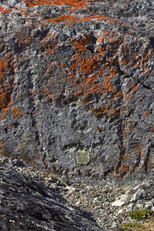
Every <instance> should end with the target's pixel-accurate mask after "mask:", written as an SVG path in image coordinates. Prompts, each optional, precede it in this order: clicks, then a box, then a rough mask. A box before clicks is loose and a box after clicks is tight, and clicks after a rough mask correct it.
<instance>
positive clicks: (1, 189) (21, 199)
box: [0, 159, 104, 231]
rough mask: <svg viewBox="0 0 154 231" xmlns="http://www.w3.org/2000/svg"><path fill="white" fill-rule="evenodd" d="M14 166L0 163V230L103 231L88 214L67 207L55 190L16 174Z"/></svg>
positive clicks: (56, 189)
mask: <svg viewBox="0 0 154 231" xmlns="http://www.w3.org/2000/svg"><path fill="white" fill-rule="evenodd" d="M17 163H19V162H16V163H14V165H13V163H11V162H10V161H9V160H8V159H4V160H0V217H1V219H0V230H3V231H9V230H10V231H15V230H16V231H21V230H25V231H28V230H31V231H34V230H37V231H43V230H47V231H81V230H82V231H103V230H104V229H103V228H100V227H99V226H98V225H97V224H96V223H95V221H94V219H93V218H92V214H91V213H90V212H86V211H82V210H80V209H77V208H76V207H73V206H71V205H69V204H68V202H67V201H66V200H65V199H64V198H63V196H62V195H61V194H60V192H59V191H58V188H55V189H53V188H51V187H48V186H47V185H45V184H44V183H43V182H41V181H40V179H39V178H38V177H36V176H35V175H34V176H33V177H32V176H30V175H29V174H28V175H27V174H25V173H21V172H20V171H16V170H15V167H16V168H17ZM18 170H19V167H18ZM25 171H26V170H25Z"/></svg>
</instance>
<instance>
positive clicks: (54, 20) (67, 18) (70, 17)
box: [43, 15, 120, 23]
mask: <svg viewBox="0 0 154 231" xmlns="http://www.w3.org/2000/svg"><path fill="white" fill-rule="evenodd" d="M96 19H97V20H99V21H101V20H107V21H111V22H114V23H120V21H119V20H116V19H114V18H111V17H108V16H104V15H93V16H89V17H84V18H77V17H75V16H74V15H62V16H59V17H57V18H50V19H46V20H44V21H43V22H44V23H45V22H47V21H48V22H52V23H57V22H64V21H71V22H84V21H85V22H86V21H87V22H88V21H91V20H96Z"/></svg>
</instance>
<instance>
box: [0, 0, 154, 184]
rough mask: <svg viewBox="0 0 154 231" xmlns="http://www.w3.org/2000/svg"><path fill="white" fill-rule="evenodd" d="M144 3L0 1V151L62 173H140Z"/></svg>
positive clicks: (149, 19) (145, 139) (147, 164)
mask: <svg viewBox="0 0 154 231" xmlns="http://www.w3.org/2000/svg"><path fill="white" fill-rule="evenodd" d="M152 7H153V3H152V1H151V0H149V1H147V0H146V1H145V0H134V1H130V0H120V1H119V0H118V1H108V0H106V1H104V0H103V1H93V0H91V1H88V0H83V1H80V0H76V1H69V0H63V1H59V0H57V1H56V0H44V1H41V0H35V1H34V0H11V1H9V0H8V1H7V0H6V1H1V3H0V31H1V33H0V153H1V155H3V156H8V157H13V158H14V157H15V156H16V157H17V156H18V157H20V158H21V159H23V160H24V161H25V162H27V163H29V164H30V165H32V166H35V167H39V168H44V167H45V168H46V169H48V171H52V172H55V173H56V174H60V175H61V176H63V177H66V178H69V179H72V180H77V179H82V180H84V181H86V180H87V181H89V180H90V179H91V180H94V181H96V180H99V181H100V182H102V181H103V180H104V179H105V180H106V179H108V180H109V181H110V180H113V181H115V180H116V179H120V181H121V178H124V179H127V180H128V179H130V180H132V179H133V178H135V179H143V178H145V176H148V177H150V176H151V175H152V164H153V160H152V147H153V144H152V133H153V131H154V128H153V124H152V122H153V121H152V111H153V105H154V104H153V80H152V77H153V73H154V72H153V71H154V69H153V61H154V58H153V47H154V38H153V29H154V28H153V11H152Z"/></svg>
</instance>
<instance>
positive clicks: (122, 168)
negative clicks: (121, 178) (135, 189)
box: [118, 165, 129, 172]
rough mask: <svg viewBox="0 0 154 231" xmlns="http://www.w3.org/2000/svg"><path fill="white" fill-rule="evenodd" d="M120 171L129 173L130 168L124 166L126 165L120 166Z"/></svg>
mask: <svg viewBox="0 0 154 231" xmlns="http://www.w3.org/2000/svg"><path fill="white" fill-rule="evenodd" d="M118 171H124V172H128V171H129V168H128V167H126V166H124V165H120V167H119V168H118Z"/></svg>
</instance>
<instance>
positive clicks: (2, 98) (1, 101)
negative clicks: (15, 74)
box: [0, 53, 12, 117]
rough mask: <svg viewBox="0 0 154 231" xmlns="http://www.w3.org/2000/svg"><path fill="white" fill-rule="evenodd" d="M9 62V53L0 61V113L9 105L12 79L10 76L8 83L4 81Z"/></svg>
mask: <svg viewBox="0 0 154 231" xmlns="http://www.w3.org/2000/svg"><path fill="white" fill-rule="evenodd" d="M10 60H11V56H10V53H8V54H6V55H5V56H4V58H3V59H0V111H1V110H3V109H5V108H7V106H8V104H9V103H10V88H11V86H10V85H11V78H12V77H11V76H10V81H6V79H5V76H6V74H7V73H9V71H10V64H9V62H10ZM4 114H5V113H4ZM4 114H3V115H4ZM3 115H2V117H3Z"/></svg>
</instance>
